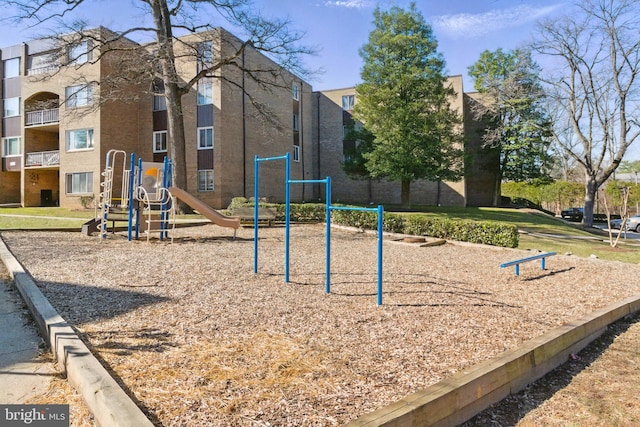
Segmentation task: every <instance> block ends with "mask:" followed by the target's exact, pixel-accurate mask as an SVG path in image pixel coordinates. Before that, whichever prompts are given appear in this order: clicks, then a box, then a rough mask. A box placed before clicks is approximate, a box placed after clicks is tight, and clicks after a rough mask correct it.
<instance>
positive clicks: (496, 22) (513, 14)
mask: <svg viewBox="0 0 640 427" xmlns="http://www.w3.org/2000/svg"><path fill="white" fill-rule="evenodd" d="M561 6H562V4H556V5H552V6H545V7H539V8H535V7H531V6H527V5H522V6H518V7H512V8H509V9H494V10H491V11H489V12H485V13H477V14H470V13H459V14H456V15H441V16H438V17H435V18H434V19H433V20H432V25H433V28H434V29H435V30H437V31H439V32H441V33H443V34H444V35H446V36H448V37H450V38H453V39H469V38H474V37H479V36H482V35H485V34H488V33H491V32H493V31H499V30H502V29H505V28H510V27H518V26H520V25H523V24H527V23H530V22H533V21H536V20H538V19H540V18H542V17H544V16H547V15H549V14H550V13H552V12H554V11H555V10H557V9H559V8H560V7H561Z"/></svg>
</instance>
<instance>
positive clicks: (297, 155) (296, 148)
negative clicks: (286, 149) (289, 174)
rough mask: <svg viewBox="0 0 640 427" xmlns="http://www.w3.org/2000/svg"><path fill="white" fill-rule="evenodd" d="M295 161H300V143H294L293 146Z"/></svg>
mask: <svg viewBox="0 0 640 427" xmlns="http://www.w3.org/2000/svg"><path fill="white" fill-rule="evenodd" d="M292 157H293V161H294V162H299V161H300V146H299V145H294V146H293V156H292Z"/></svg>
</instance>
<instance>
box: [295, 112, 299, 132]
mask: <svg viewBox="0 0 640 427" xmlns="http://www.w3.org/2000/svg"><path fill="white" fill-rule="evenodd" d="M293 130H295V131H299V130H300V116H299V115H298V114H294V115H293Z"/></svg>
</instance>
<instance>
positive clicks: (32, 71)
mask: <svg viewBox="0 0 640 427" xmlns="http://www.w3.org/2000/svg"><path fill="white" fill-rule="evenodd" d="M57 69H58V66H57V65H43V66H41V67H37V68H29V69H28V70H27V75H28V76H35V75H38V74H50V73H53V72H55V71H56V70H57Z"/></svg>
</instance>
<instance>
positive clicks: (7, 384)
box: [0, 263, 56, 404]
mask: <svg viewBox="0 0 640 427" xmlns="http://www.w3.org/2000/svg"><path fill="white" fill-rule="evenodd" d="M42 348H44V340H43V339H42V338H41V337H40V335H38V332H37V329H36V326H35V324H34V323H33V321H32V319H31V316H30V314H29V311H28V310H27V309H26V308H25V307H24V303H23V302H22V299H21V298H20V295H19V294H18V291H17V290H16V288H15V286H14V285H13V282H12V281H11V279H10V278H9V275H8V274H7V271H6V269H5V266H4V264H2V263H0V403H2V404H22V403H25V402H26V401H27V400H29V399H30V398H31V397H33V396H36V395H38V394H41V393H44V392H45V391H46V390H47V389H48V387H49V382H50V381H51V377H52V376H53V375H55V374H56V370H55V368H54V367H53V365H52V364H51V363H50V362H44V361H42V360H39V359H38V356H39V354H40V350H41V349H42Z"/></svg>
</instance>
